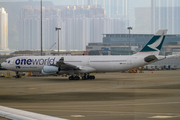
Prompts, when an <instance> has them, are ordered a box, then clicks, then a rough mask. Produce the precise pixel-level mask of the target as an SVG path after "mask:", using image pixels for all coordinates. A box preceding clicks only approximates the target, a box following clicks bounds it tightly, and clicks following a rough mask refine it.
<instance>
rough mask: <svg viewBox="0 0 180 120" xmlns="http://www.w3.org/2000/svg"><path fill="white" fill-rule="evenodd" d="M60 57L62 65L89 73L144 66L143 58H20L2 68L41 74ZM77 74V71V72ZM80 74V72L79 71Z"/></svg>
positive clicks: (11, 59) (10, 60) (12, 60)
mask: <svg viewBox="0 0 180 120" xmlns="http://www.w3.org/2000/svg"><path fill="white" fill-rule="evenodd" d="M62 57H64V63H69V64H71V65H75V66H78V67H80V68H83V67H84V68H85V69H86V68H88V67H89V68H93V69H92V70H91V71H90V72H115V71H123V70H130V69H133V68H136V67H140V66H143V65H145V64H146V62H145V61H144V56H134V55H132V56H20V57H13V58H10V59H7V62H6V63H3V64H2V66H3V67H4V68H6V69H9V70H13V71H18V72H41V70H42V69H43V67H44V66H46V65H50V64H56V62H57V61H59V60H60V59H61V58H62ZM77 72H78V71H77ZM79 72H80V73H81V71H79Z"/></svg>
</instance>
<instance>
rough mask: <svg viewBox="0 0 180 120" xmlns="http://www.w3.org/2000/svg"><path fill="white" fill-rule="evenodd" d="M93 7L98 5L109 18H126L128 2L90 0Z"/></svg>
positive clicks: (126, 0)
mask: <svg viewBox="0 0 180 120" xmlns="http://www.w3.org/2000/svg"><path fill="white" fill-rule="evenodd" d="M92 2H93V4H94V5H100V6H101V7H103V8H104V9H105V11H106V15H107V17H109V18H117V17H127V16H128V9H129V8H128V4H129V3H128V2H129V0H92Z"/></svg>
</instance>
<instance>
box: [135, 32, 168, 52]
mask: <svg viewBox="0 0 180 120" xmlns="http://www.w3.org/2000/svg"><path fill="white" fill-rule="evenodd" d="M166 34H167V30H159V31H158V32H157V33H156V34H155V35H154V36H153V37H152V38H151V40H150V41H149V42H148V43H147V44H146V45H145V46H144V48H143V49H142V50H141V51H139V52H138V53H137V54H147V55H159V52H160V50H161V48H162V45H163V42H164V39H165V37H166Z"/></svg>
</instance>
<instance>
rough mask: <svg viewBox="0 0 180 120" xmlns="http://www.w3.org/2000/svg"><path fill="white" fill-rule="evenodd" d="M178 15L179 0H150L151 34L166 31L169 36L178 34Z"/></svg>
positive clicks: (179, 12)
mask: <svg viewBox="0 0 180 120" xmlns="http://www.w3.org/2000/svg"><path fill="white" fill-rule="evenodd" d="M179 14H180V1H179V0H151V26H152V28H151V32H152V33H155V32H156V31H158V30H159V29H168V33H170V34H178V33H180V24H179V21H180V16H179Z"/></svg>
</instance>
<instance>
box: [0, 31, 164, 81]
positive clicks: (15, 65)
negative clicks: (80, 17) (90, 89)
mask: <svg viewBox="0 0 180 120" xmlns="http://www.w3.org/2000/svg"><path fill="white" fill-rule="evenodd" d="M166 34H167V29H165V30H159V31H158V32H157V33H156V34H155V35H154V36H153V37H152V38H151V39H150V41H149V42H148V43H147V44H146V45H145V46H144V48H143V49H142V50H140V51H139V52H138V53H136V54H133V55H123V56H122V55H119V56H19V57H12V58H9V59H7V60H6V61H5V62H3V63H2V64H1V66H2V67H3V68H5V69H8V70H12V71H16V78H18V77H19V74H18V72H41V73H42V74H43V75H55V74H67V75H70V77H69V80H79V79H80V77H81V78H82V80H86V79H95V76H94V75H90V73H99V72H117V71H124V70H130V69H133V68H137V67H142V66H144V65H148V64H151V63H153V62H157V61H160V60H164V59H166V58H167V56H159V53H160V50H161V48H162V45H163V42H164V39H165V37H166Z"/></svg>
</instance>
